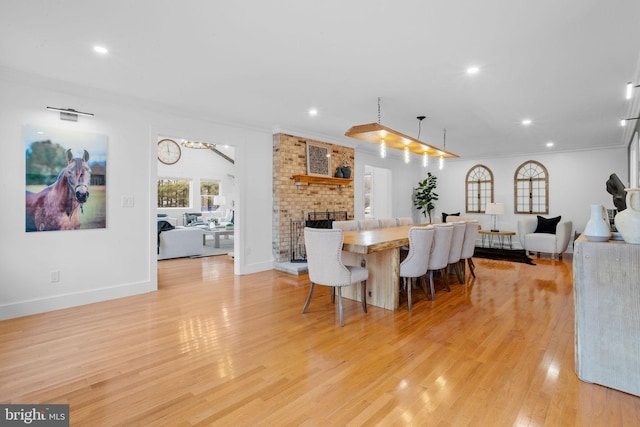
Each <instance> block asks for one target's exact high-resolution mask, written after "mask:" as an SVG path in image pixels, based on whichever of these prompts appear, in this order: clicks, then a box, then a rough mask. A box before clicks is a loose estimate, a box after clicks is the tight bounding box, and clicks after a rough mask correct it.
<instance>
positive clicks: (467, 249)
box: [460, 220, 480, 259]
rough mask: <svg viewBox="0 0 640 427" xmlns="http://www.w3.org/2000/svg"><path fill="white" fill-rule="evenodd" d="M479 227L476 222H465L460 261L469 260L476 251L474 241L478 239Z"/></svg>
mask: <svg viewBox="0 0 640 427" xmlns="http://www.w3.org/2000/svg"><path fill="white" fill-rule="evenodd" d="M479 226H480V224H479V222H478V220H472V221H467V224H466V228H465V230H464V241H463V242H462V252H461V253H460V259H469V258H471V257H472V256H473V252H474V251H475V249H476V239H477V238H478V230H479Z"/></svg>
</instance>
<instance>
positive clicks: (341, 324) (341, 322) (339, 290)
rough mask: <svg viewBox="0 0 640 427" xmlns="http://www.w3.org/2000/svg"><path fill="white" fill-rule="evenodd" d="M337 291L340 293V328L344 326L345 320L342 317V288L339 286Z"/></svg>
mask: <svg viewBox="0 0 640 427" xmlns="http://www.w3.org/2000/svg"><path fill="white" fill-rule="evenodd" d="M336 290H337V291H338V311H339V312H340V326H344V318H343V316H342V288H341V287H339V286H338V287H337V288H336Z"/></svg>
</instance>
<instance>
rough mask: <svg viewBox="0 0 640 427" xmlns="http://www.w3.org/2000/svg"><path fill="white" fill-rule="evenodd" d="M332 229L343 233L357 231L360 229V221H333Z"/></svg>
mask: <svg viewBox="0 0 640 427" xmlns="http://www.w3.org/2000/svg"><path fill="white" fill-rule="evenodd" d="M331 227H333V228H335V229H340V230H342V231H355V230H357V229H358V221H355V220H348V221H333V223H332V224H331Z"/></svg>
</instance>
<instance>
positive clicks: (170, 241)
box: [158, 227, 204, 260]
mask: <svg viewBox="0 0 640 427" xmlns="http://www.w3.org/2000/svg"><path fill="white" fill-rule="evenodd" d="M203 236H204V231H202V229H201V228H198V227H176V228H174V229H173V230H166V231H162V232H161V233H160V234H159V236H158V242H159V243H158V260H161V259H169V258H182V257H188V256H192V255H201V254H202V249H203V243H202V242H203Z"/></svg>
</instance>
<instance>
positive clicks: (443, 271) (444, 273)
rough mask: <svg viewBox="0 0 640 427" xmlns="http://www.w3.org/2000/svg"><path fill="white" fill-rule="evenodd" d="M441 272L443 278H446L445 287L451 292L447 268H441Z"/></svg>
mask: <svg viewBox="0 0 640 427" xmlns="http://www.w3.org/2000/svg"><path fill="white" fill-rule="evenodd" d="M440 274H442V279H443V280H444V288H445V290H446V291H447V292H451V288H450V287H449V277H447V268H446V267H445V268H443V269H442V270H440Z"/></svg>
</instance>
